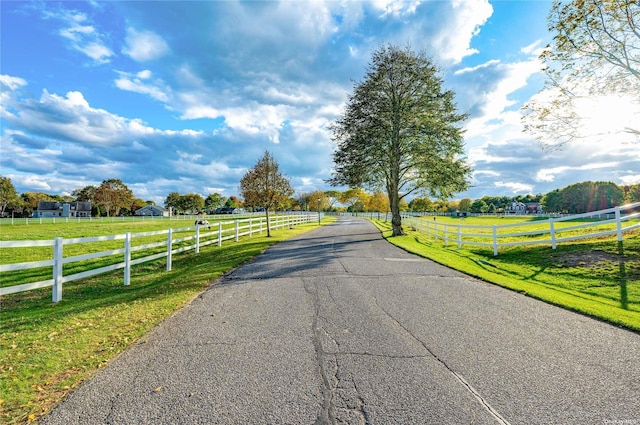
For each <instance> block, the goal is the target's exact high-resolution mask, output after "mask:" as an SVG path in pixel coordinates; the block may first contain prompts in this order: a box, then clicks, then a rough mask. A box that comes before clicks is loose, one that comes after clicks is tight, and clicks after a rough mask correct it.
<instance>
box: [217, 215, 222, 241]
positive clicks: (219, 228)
mask: <svg viewBox="0 0 640 425" xmlns="http://www.w3.org/2000/svg"><path fill="white" fill-rule="evenodd" d="M218 246H222V221H219V222H218Z"/></svg>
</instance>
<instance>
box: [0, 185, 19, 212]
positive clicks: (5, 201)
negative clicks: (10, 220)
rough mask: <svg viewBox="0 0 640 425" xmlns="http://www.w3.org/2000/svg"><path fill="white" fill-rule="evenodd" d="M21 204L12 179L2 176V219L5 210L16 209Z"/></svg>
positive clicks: (0, 195) (0, 203)
mask: <svg viewBox="0 0 640 425" xmlns="http://www.w3.org/2000/svg"><path fill="white" fill-rule="evenodd" d="M21 203H22V200H21V199H20V196H18V192H16V188H15V187H14V186H13V182H11V179H10V178H9V177H2V176H0V217H2V216H3V215H4V212H5V210H7V209H13V208H16V207H18V206H19V205H20V204H21Z"/></svg>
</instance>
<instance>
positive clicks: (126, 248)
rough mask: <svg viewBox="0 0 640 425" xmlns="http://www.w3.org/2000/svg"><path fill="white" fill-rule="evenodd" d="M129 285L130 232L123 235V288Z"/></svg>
mask: <svg viewBox="0 0 640 425" xmlns="http://www.w3.org/2000/svg"><path fill="white" fill-rule="evenodd" d="M129 283H131V232H127V233H125V235H124V286H129Z"/></svg>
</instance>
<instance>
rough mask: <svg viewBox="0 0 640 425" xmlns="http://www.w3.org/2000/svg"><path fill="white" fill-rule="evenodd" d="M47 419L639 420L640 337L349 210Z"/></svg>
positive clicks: (199, 307) (214, 297)
mask: <svg viewBox="0 0 640 425" xmlns="http://www.w3.org/2000/svg"><path fill="white" fill-rule="evenodd" d="M43 423H45V424H65V425H67V424H154V425H156V424H342V423H346V424H527V425H530V424H626V425H629V424H637V425H640V336H639V335H638V334H635V333H632V332H628V331H625V330H621V329H618V328H615V327H613V326H610V325H607V324H604V323H601V322H598V321H595V320H591V319H589V318H586V317H583V316H580V315H577V314H574V313H571V312H568V311H565V310H562V309H559V308H556V307H553V306H550V305H547V304H544V303H542V302H539V301H536V300H533V299H530V298H527V297H525V296H523V295H520V294H517V293H514V292H510V291H507V290H504V289H501V288H498V287H496V286H492V285H489V284H486V283H482V282H479V281H478V280H475V279H472V278H469V277H467V276H465V275H463V274H460V273H458V272H455V271H452V270H449V269H447V268H445V267H442V266H440V265H437V264H434V263H432V262H430V261H428V260H425V259H421V258H418V257H416V256H413V255H411V254H408V253H405V252H404V251H402V250H400V249H397V248H395V247H394V246H392V245H391V244H389V243H387V242H386V241H384V240H383V239H382V238H381V237H380V234H379V232H378V231H377V230H376V229H375V228H374V227H373V226H372V225H371V224H370V223H368V222H366V221H361V220H357V219H341V220H339V221H338V222H337V223H335V224H332V225H329V226H325V227H323V228H321V229H318V230H316V231H313V232H311V233H308V234H306V235H303V236H301V237H298V238H296V239H293V240H290V241H287V242H284V243H281V244H279V245H277V246H274V247H272V248H271V249H269V250H268V251H267V252H265V253H264V254H263V255H261V256H259V257H258V258H257V259H256V260H255V261H254V262H252V263H250V264H247V265H245V266H243V267H240V268H238V269H237V270H235V271H233V272H232V273H229V274H228V275H227V276H225V277H224V278H223V279H221V280H220V281H219V282H218V283H217V284H215V285H213V286H212V287H211V288H210V289H209V290H207V291H206V292H204V293H203V294H202V296H201V297H199V298H197V299H196V300H195V301H194V302H193V303H191V305H189V306H188V307H186V308H184V309H183V310H182V311H180V312H179V313H178V314H177V315H175V316H173V317H171V318H169V319H168V320H166V321H165V322H163V323H162V325H160V326H159V327H158V328H157V329H156V330H155V331H154V332H152V333H151V334H150V335H149V336H148V338H146V339H145V341H144V342H141V343H139V344H136V345H135V346H134V347H132V348H131V349H130V350H128V351H127V352H125V353H124V354H123V355H122V356H120V357H119V358H117V359H116V360H114V361H113V362H112V363H111V364H110V365H109V366H108V367H107V368H105V369H104V370H102V371H101V372H100V373H99V374H98V375H97V376H96V377H95V378H94V379H92V380H91V381H89V382H88V383H87V384H85V385H84V386H83V387H81V388H80V389H78V390H77V391H76V392H75V393H73V394H72V395H71V396H70V397H69V398H68V399H67V400H66V401H65V402H63V403H62V404H61V405H60V406H58V408H56V409H55V410H54V411H53V412H52V413H51V414H50V415H49V416H48V417H47V418H45V420H44V421H43Z"/></svg>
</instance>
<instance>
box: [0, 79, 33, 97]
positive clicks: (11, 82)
mask: <svg viewBox="0 0 640 425" xmlns="http://www.w3.org/2000/svg"><path fill="white" fill-rule="evenodd" d="M0 84H3V85H5V86H7V88H9V90H16V89H18V88H20V87H23V86H26V85H27V82H26V81H25V80H24V79H22V78H19V77H12V76H11V75H6V74H0ZM3 93H4V90H3Z"/></svg>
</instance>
